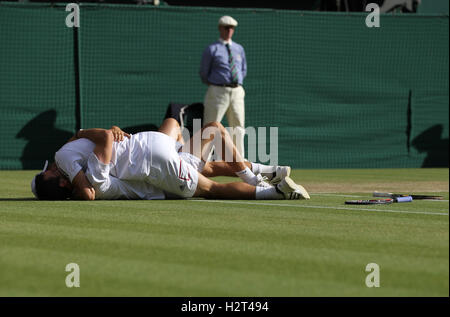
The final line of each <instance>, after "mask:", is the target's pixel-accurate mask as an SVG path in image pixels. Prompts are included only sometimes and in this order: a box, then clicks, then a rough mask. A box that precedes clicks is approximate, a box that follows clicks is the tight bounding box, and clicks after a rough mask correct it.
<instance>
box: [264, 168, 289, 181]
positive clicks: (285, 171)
mask: <svg viewBox="0 0 450 317" xmlns="http://www.w3.org/2000/svg"><path fill="white" fill-rule="evenodd" d="M262 175H263V176H265V177H267V180H268V181H269V183H271V184H272V185H276V184H278V183H279V182H281V180H282V179H283V178H285V177H287V176H289V175H291V168H290V167H289V166H277V168H276V170H275V172H273V173H262Z"/></svg>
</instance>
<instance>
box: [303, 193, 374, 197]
mask: <svg viewBox="0 0 450 317" xmlns="http://www.w3.org/2000/svg"><path fill="white" fill-rule="evenodd" d="M310 195H311V196H338V197H367V195H366V196H357V195H339V194H330V193H314V194H310Z"/></svg>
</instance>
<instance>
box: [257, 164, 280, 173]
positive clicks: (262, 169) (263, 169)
mask: <svg viewBox="0 0 450 317" xmlns="http://www.w3.org/2000/svg"><path fill="white" fill-rule="evenodd" d="M251 163H252V171H253V173H255V174H262V173H265V174H272V173H273V172H275V171H276V170H277V167H276V166H272V165H264V164H259V163H253V162H251Z"/></svg>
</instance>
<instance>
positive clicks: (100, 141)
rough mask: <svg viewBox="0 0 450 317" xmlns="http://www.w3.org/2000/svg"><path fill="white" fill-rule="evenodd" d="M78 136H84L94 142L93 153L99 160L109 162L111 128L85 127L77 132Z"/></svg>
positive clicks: (112, 140) (111, 140)
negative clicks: (85, 128)
mask: <svg viewBox="0 0 450 317" xmlns="http://www.w3.org/2000/svg"><path fill="white" fill-rule="evenodd" d="M77 137H78V138H86V139H89V140H91V141H92V142H94V143H95V148H94V154H95V156H97V158H98V159H99V161H100V162H102V163H104V164H109V162H110V161H111V157H112V144H113V142H114V133H113V131H112V130H105V129H87V130H79V131H78V132H77Z"/></svg>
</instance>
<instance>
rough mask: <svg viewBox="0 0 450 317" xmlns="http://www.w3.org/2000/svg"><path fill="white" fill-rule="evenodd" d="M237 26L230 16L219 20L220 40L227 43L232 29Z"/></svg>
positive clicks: (232, 32) (231, 34) (232, 31)
mask: <svg viewBox="0 0 450 317" xmlns="http://www.w3.org/2000/svg"><path fill="white" fill-rule="evenodd" d="M237 25H238V23H237V21H236V20H235V19H233V18H232V17H230V16H227V15H226V16H223V17H221V18H220V19H219V33H220V38H221V39H222V40H225V41H229V40H230V39H231V37H232V36H233V34H234V29H235V27H236V26H237Z"/></svg>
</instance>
